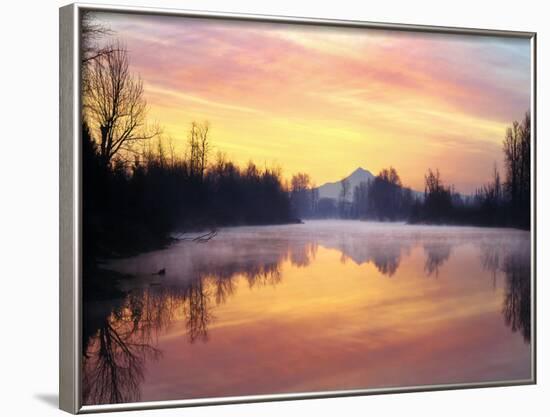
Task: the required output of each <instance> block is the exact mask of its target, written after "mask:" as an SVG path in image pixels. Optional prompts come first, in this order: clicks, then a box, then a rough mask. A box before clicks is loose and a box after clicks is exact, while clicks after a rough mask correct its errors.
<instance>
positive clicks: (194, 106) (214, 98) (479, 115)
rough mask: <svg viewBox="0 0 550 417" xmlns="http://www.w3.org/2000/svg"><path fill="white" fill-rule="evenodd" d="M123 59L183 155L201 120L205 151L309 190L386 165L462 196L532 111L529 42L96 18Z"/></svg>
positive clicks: (408, 178)
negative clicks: (277, 172)
mask: <svg viewBox="0 0 550 417" xmlns="http://www.w3.org/2000/svg"><path fill="white" fill-rule="evenodd" d="M95 17H96V19H97V20H98V21H99V22H101V23H103V24H106V25H107V26H109V27H110V28H111V29H112V30H113V31H114V33H113V36H114V37H117V38H118V39H120V40H121V41H122V42H123V43H124V44H125V45H126V46H127V48H128V50H129V53H130V65H131V69H132V71H133V72H135V73H136V74H139V75H140V76H141V78H142V79H143V82H144V88H145V96H146V99H147V103H148V107H149V112H148V115H149V119H150V120H151V121H157V122H158V123H159V124H160V125H161V126H162V127H163V129H164V133H165V134H166V135H167V136H170V137H172V138H173V141H174V144H175V146H176V149H177V150H178V151H181V152H183V151H184V149H185V145H186V142H187V131H188V129H189V125H190V123H191V121H193V120H196V121H203V120H208V121H209V122H210V124H211V128H212V142H213V146H214V149H215V151H218V150H219V151H223V152H225V153H226V154H227V156H228V157H229V158H230V159H232V160H234V161H237V162H238V163H240V164H242V165H244V164H246V163H247V162H248V161H249V160H253V161H254V162H256V163H257V164H258V165H261V166H264V164H267V165H268V166H271V165H273V164H276V165H278V166H280V167H281V168H282V170H283V175H284V177H285V178H290V177H291V176H292V174H295V173H297V172H307V173H309V174H310V175H311V177H312V179H313V181H315V183H316V184H317V185H321V184H323V183H325V182H327V181H337V180H339V179H341V178H342V177H344V176H346V175H348V174H350V173H351V172H352V171H353V170H355V169H356V168H357V167H359V166H361V167H363V168H365V169H369V170H370V171H371V172H372V173H373V174H376V173H378V171H379V170H380V169H382V168H384V167H387V166H389V165H392V166H394V167H395V168H396V169H397V170H398V172H399V174H400V176H401V178H402V180H403V183H404V184H406V185H409V186H411V187H413V188H415V189H418V190H423V180H424V173H425V172H426V170H427V169H428V168H439V170H440V172H441V174H442V176H443V178H444V180H445V181H446V182H452V183H454V184H455V186H456V188H457V189H458V190H459V191H461V192H464V193H469V192H471V191H473V190H474V188H475V187H477V186H479V185H480V183H482V182H485V181H486V180H487V179H488V178H489V177H490V175H491V171H492V168H493V164H494V163H495V162H496V163H497V165H498V166H499V167H500V168H502V151H501V144H502V140H503V137H504V132H505V129H506V127H507V126H508V125H509V124H510V123H511V122H512V121H513V120H516V119H520V118H522V116H523V114H524V113H525V111H527V110H529V108H530V83H531V80H530V60H531V58H530V43H529V40H527V39H510V38H492V37H480V36H457V35H445V34H421V33H410V32H396V31H381V30H374V29H371V30H366V29H352V28H341V27H339V28H334V27H314V26H297V25H285V24H275V23H259V22H231V21H224V20H204V19H189V18H181V17H169V16H141V15H125V14H110V13H97V14H95Z"/></svg>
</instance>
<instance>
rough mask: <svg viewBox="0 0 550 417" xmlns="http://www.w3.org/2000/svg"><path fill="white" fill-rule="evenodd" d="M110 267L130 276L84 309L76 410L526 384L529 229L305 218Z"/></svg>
mask: <svg viewBox="0 0 550 417" xmlns="http://www.w3.org/2000/svg"><path fill="white" fill-rule="evenodd" d="M103 266H104V267H105V268H107V269H110V270H113V271H117V272H119V273H124V274H131V275H132V278H129V279H127V280H123V281H121V282H120V286H121V289H122V290H123V291H124V295H123V296H121V297H120V298H115V299H106V300H95V301H91V300H90V301H87V302H85V304H84V312H83V313H84V340H83V350H84V352H83V353H84V355H83V401H84V404H106V403H121V402H133V401H161V400H176V399H191V398H207V397H221V396H243V395H261V394H281V393H297V392H312V391H334V390H350V389H364V388H388V387H410V386H419V385H426V384H428V385H433V384H454V383H479V382H489V381H512V380H513V381H519V380H527V379H529V378H530V376H531V356H530V355H531V347H530V339H531V262H530V235H529V232H525V231H520V230H513V229H496V228H495V229H492V228H475V227H451V226H415V225H405V224H399V223H372V222H361V221H345V220H338V221H336V220H335V221H309V222H306V223H305V224H294V225H282V226H258V227H234V228H223V229H221V230H219V231H218V233H217V235H216V236H215V237H214V238H212V239H210V240H209V241H207V242H203V243H198V242H194V241H180V242H178V243H175V244H173V245H171V246H169V247H168V248H165V249H162V250H158V251H153V252H149V253H145V254H141V255H139V256H135V257H132V258H127V259H119V260H114V261H109V262H107V263H106V264H105V265H103ZM161 270H164V271H163V272H164V274H158V271H161Z"/></svg>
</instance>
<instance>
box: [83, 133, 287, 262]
mask: <svg viewBox="0 0 550 417" xmlns="http://www.w3.org/2000/svg"><path fill="white" fill-rule="evenodd" d="M208 129H209V127H208V125H207V124H197V123H193V124H192V126H191V130H190V137H189V146H188V152H187V155H186V156H185V157H181V158H178V157H176V156H175V155H174V152H173V150H172V152H170V154H168V153H167V151H166V149H165V146H164V145H163V142H162V141H161V140H159V141H158V142H157V143H156V146H153V145H152V143H149V144H148V145H149V146H148V147H146V148H145V150H143V151H142V152H140V153H139V154H136V155H135V156H134V160H133V161H132V162H131V163H128V161H125V160H123V159H122V158H114V159H113V160H112V161H110V162H109V163H108V164H105V160H104V157H103V155H102V152H101V150H100V149H98V145H97V140H94V139H93V138H92V136H91V134H90V130H89V128H88V127H87V126H86V125H84V126H83V130H82V138H83V147H82V157H83V180H84V184H83V194H84V195H83V209H84V211H85V216H84V239H85V250H87V255H90V256H87V257H86V258H89V259H90V260H93V259H96V258H97V256H112V255H116V254H118V253H127V252H133V251H139V250H143V249H147V248H150V247H156V246H159V245H162V244H163V243H165V242H167V238H168V235H169V233H170V232H173V231H176V230H186V231H188V230H196V229H200V228H216V227H218V226H224V225H244V224H277V223H288V222H290V221H292V218H291V210H290V198H289V194H288V192H287V190H286V188H285V187H284V185H283V181H282V179H281V173H280V172H279V170H277V169H271V168H263V169H260V168H258V167H257V166H256V165H255V164H254V163H252V162H250V163H249V164H248V165H247V166H246V167H245V168H239V167H238V166H237V165H235V164H234V163H233V162H231V161H228V160H227V159H226V158H225V157H224V156H223V155H221V154H220V155H218V157H217V158H216V160H215V161H213V162H212V163H210V161H209V160H208V158H209V151H208V146H209V145H208Z"/></svg>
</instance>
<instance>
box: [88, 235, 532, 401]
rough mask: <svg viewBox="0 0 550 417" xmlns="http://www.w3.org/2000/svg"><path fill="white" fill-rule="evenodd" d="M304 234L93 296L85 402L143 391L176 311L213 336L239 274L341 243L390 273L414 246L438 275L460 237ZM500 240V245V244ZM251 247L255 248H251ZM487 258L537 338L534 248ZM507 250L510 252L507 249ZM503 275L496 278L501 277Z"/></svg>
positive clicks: (488, 249) (276, 267)
mask: <svg viewBox="0 0 550 417" xmlns="http://www.w3.org/2000/svg"><path fill="white" fill-rule="evenodd" d="M359 243H360V244H358V243H357V241H354V240H353V239H352V240H349V241H348V240H346V239H340V240H334V239H329V240H322V239H321V240H308V239H304V240H298V241H293V242H290V241H288V242H284V244H280V243H278V244H277V245H274V246H273V247H271V248H270V250H269V251H266V253H264V254H263V255H264V256H228V257H225V258H222V259H221V260H218V261H216V262H214V261H210V260H209V259H208V258H205V259H204V260H203V261H201V262H197V263H195V264H193V267H192V268H191V269H188V270H187V271H186V272H185V275H184V276H181V277H177V279H173V280H171V281H166V282H163V283H162V285H154V286H148V287H146V288H135V289H133V290H130V291H128V292H127V293H126V295H125V296H124V297H123V298H122V299H116V300H108V301H93V302H92V301H90V302H88V303H86V304H85V306H84V326H83V327H84V332H83V333H84V340H83V349H84V352H83V371H84V372H83V374H84V377H83V401H84V404H106V403H122V402H134V401H138V400H139V399H140V385H141V383H142V382H143V380H144V367H145V363H146V361H149V360H156V359H158V358H159V357H160V356H161V352H160V351H159V350H158V349H156V347H155V346H156V345H157V338H158V335H159V334H160V332H162V331H163V329H166V328H167V327H168V326H170V325H171V324H172V323H173V322H174V321H175V320H174V319H175V317H178V318H181V317H183V321H184V323H185V328H186V334H187V337H188V340H189V342H190V343H196V342H206V341H207V340H208V329H209V327H210V326H211V325H212V323H213V322H214V321H215V316H214V314H213V309H214V307H215V306H216V305H220V304H223V303H225V302H227V301H228V300H229V299H230V297H232V296H233V295H234V294H235V291H236V288H237V279H238V278H239V277H240V278H243V279H244V280H245V281H246V282H247V284H248V286H249V288H253V287H259V286H260V287H261V286H267V285H270V286H274V285H277V284H278V283H280V282H281V279H282V273H281V266H282V264H283V263H284V262H289V263H290V264H291V265H293V266H294V267H298V268H301V267H306V266H308V265H310V263H311V262H312V260H314V259H315V256H316V252H317V250H318V246H319V245H322V246H324V247H326V248H332V249H337V250H338V251H339V252H340V253H341V254H342V255H341V256H342V257H343V258H345V259H351V260H353V261H354V262H355V263H356V264H358V265H361V264H363V263H372V264H373V265H374V266H375V267H376V268H377V269H378V271H379V272H380V273H381V274H383V275H385V276H387V277H391V276H393V275H394V274H396V272H397V270H398V268H399V265H400V262H401V258H402V256H403V255H404V254H407V253H409V252H410V250H411V249H412V248H414V247H417V246H419V247H422V248H423V250H424V253H425V256H426V259H425V263H424V271H425V273H426V275H428V276H430V275H434V274H435V276H438V274H439V272H440V268H441V267H442V265H443V264H444V263H445V262H446V261H448V260H449V258H450V256H451V250H452V247H453V245H454V244H456V242H454V243H453V242H452V241H446V240H441V241H438V242H435V243H434V242H430V243H428V242H422V241H421V240H415V239H411V240H400V241H398V242H397V243H396V241H395V240H392V241H389V240H383V239H382V240H367V241H359ZM495 248H496V249H495ZM247 250H248V249H247ZM479 250H480V253H481V257H480V261H481V264H482V266H483V267H484V268H485V269H486V270H488V271H491V272H492V273H493V275H494V276H496V274H497V272H498V271H502V272H503V273H504V276H505V297H504V304H503V309H502V314H503V317H504V320H505V322H506V324H507V325H508V326H509V327H510V328H511V330H513V331H519V332H521V334H522V335H523V337H524V339H525V341H526V342H529V340H530V334H531V331H530V329H531V320H530V312H531V311H530V288H531V287H530V262H529V259H530V258H529V248H528V247H527V249H526V250H523V251H521V250H519V251H518V250H516V248H511V249H510V248H507V247H505V245H503V246H498V245H497V246H495V245H494V244H493V245H491V244H489V245H485V246H484V245H483V243H482V242H481V243H480V246H479ZM504 254H505V255H504ZM494 279H496V278H494Z"/></svg>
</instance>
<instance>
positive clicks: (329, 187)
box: [318, 167, 374, 201]
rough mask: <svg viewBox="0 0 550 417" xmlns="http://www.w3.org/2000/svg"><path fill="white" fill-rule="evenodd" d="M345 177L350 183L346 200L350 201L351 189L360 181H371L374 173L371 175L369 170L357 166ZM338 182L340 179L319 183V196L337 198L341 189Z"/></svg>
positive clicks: (351, 196)
mask: <svg viewBox="0 0 550 417" xmlns="http://www.w3.org/2000/svg"><path fill="white" fill-rule="evenodd" d="M345 178H346V179H347V180H348V181H349V184H350V193H349V195H348V201H351V200H352V198H353V189H354V188H355V187H356V186H358V185H359V184H360V183H362V182H367V181H372V180H373V179H374V175H372V173H371V172H370V171H368V170H366V169H363V168H361V167H359V168H357V169H356V170H355V171H353V172H352V173H351V174H350V175H348V176H347V177H345ZM340 183H341V180H340V181H336V182H327V183H326V184H323V185H321V186H320V187H319V188H318V190H319V198H333V199H338V198H339V197H340V190H341V189H342V186H341V185H340Z"/></svg>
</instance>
